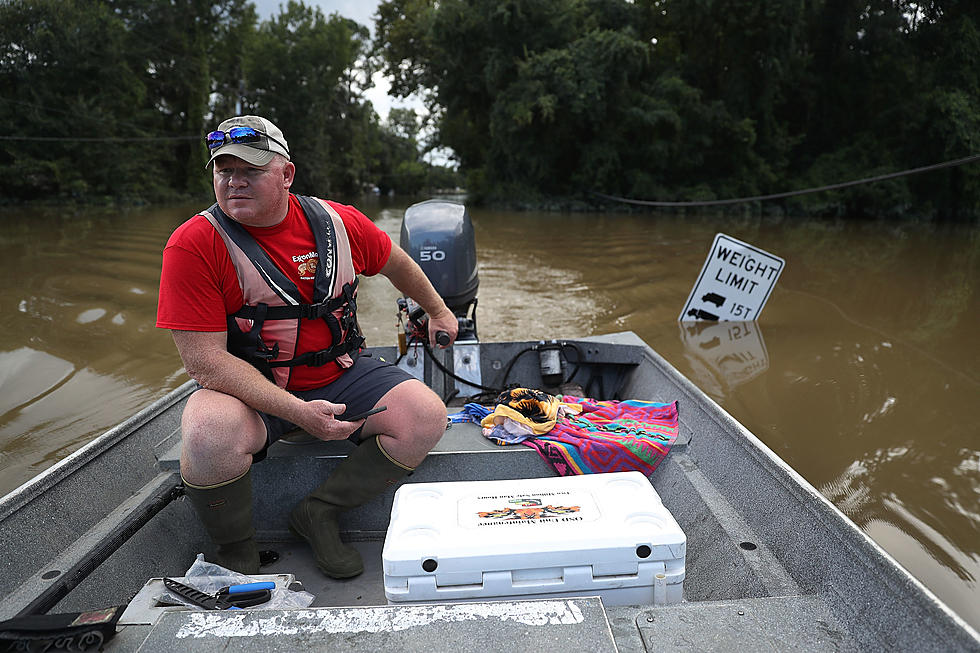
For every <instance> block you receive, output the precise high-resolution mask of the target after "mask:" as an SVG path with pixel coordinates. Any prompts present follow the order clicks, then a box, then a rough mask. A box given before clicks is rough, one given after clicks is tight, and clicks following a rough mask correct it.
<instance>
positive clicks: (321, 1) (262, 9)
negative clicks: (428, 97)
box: [252, 0, 422, 120]
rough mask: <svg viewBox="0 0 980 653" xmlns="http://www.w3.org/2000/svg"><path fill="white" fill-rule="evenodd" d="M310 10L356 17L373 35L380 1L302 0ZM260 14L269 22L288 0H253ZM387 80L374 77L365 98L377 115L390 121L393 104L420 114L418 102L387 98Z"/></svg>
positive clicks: (261, 17)
mask: <svg viewBox="0 0 980 653" xmlns="http://www.w3.org/2000/svg"><path fill="white" fill-rule="evenodd" d="M303 1H304V4H306V6H308V7H319V8H320V11H322V12H323V15H324V16H329V15H330V14H332V13H338V14H340V15H341V16H344V17H345V18H353V19H354V20H355V21H357V22H358V23H360V24H361V25H364V26H365V27H367V28H368V29H370V30H371V32H372V34H373V33H374V18H373V16H374V12H375V10H376V9H377V7H378V0H303ZM252 3H253V4H255V8H256V9H257V10H258V13H259V20H266V19H268V18H271V17H272V16H273V15H278V14H279V5H280V4H283V5H285V4H286V0H252ZM389 88H390V85H389V84H388V81H387V80H386V79H385V78H384V77H382V76H381V75H375V76H374V88H372V89H371V90H369V91H368V92H367V93H366V94H365V95H366V96H367V99H369V100H370V101H371V104H373V105H374V110H375V111H377V112H378V115H379V116H381V119H382V120H386V119H387V118H388V110H389V109H391V106H392V102H393V101H394V103H395V106H399V107H411V108H414V109H415V110H416V111H420V110H421V108H422V105H421V103H420V102H417V101H414V102H413V101H405V100H398V99H394V100H393V99H392V98H389V97H388V89H389Z"/></svg>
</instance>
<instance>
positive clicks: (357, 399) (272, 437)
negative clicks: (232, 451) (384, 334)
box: [252, 353, 415, 463]
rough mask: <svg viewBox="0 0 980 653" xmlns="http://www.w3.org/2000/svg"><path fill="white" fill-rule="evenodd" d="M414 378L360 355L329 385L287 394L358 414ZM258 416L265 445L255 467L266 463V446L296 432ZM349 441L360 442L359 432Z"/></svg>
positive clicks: (280, 422) (272, 418)
mask: <svg viewBox="0 0 980 653" xmlns="http://www.w3.org/2000/svg"><path fill="white" fill-rule="evenodd" d="M414 378H415V377H414V376H412V375H411V374H409V373H408V372H406V371H405V370H403V369H401V368H400V367H395V366H394V365H392V364H391V363H388V362H386V361H383V360H381V359H379V358H376V357H373V356H371V355H370V353H363V354H361V355H360V356H359V357H358V358H357V360H356V361H354V366H353V367H351V368H350V369H348V370H347V371H346V372H344V374H343V376H341V377H340V378H339V379H337V380H336V381H334V382H333V383H331V384H330V385H327V386H324V387H322V388H316V389H314V390H298V391H293V390H290V393H292V394H293V395H296V396H297V397H299V398H300V399H305V400H307V401H309V400H311V399H325V400H327V401H329V402H332V403H335V404H347V410H346V411H345V412H346V413H348V414H357V413H361V412H364V411H366V410H370V409H372V408H374V406H375V405H376V404H377V403H378V400H380V399H381V397H383V396H385V394H386V393H387V392H388V391H389V390H391V389H392V388H394V387H395V386H396V385H398V384H399V383H402V382H404V381H408V380H410V379H414ZM259 416H260V417H262V421H263V422H265V431H266V443H265V447H264V448H263V449H262V451H260V452H258V453H256V454H253V456H252V462H256V463H257V462H259V461H260V460H264V459H265V456H266V452H267V450H268V448H269V445H271V444H272V443H273V442H275V441H276V440H278V439H279V438H281V437H282V436H283V435H285V434H287V433H289V432H290V431H295V430H296V429H297V428H298V427H297V426H296V425H295V424H293V423H292V422H288V421H286V420H284V419H282V418H281V417H276V416H275V415H267V414H266V413H259ZM348 439H349V440H351V441H352V442H354V443H355V444H356V443H358V442H360V439H361V429H357V430H356V431H354V432H353V433H352V434H351V435H350V437H349V438H348Z"/></svg>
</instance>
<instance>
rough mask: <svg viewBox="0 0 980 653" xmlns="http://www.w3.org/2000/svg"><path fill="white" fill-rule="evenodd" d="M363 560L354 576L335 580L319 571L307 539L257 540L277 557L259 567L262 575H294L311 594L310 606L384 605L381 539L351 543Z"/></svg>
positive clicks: (263, 547) (382, 542)
mask: <svg viewBox="0 0 980 653" xmlns="http://www.w3.org/2000/svg"><path fill="white" fill-rule="evenodd" d="M349 544H350V545H351V546H353V547H354V548H355V549H357V550H358V552H359V553H360V554H361V557H362V558H363V559H364V573H363V574H361V575H360V576H357V577H355V578H347V579H344V580H335V579H333V578H328V577H327V576H326V575H324V573H323V572H322V571H320V570H319V569H318V568H317V566H316V563H315V562H314V561H313V556H311V555H310V547H309V545H308V544H307V543H306V542H302V541H297V540H292V541H289V542H273V543H269V544H265V543H260V544H259V548H261V549H272V550H274V551H276V552H277V553H278V554H279V560H278V561H277V562H275V563H273V564H271V565H267V566H265V567H262V573H263V574H293V576H295V578H296V580H297V581H298V582H299V583H301V584H302V585H303V590H304V591H307V592H309V593H310V594H312V595H313V596H314V597H316V598H315V599H314V601H313V604H312V607H364V606H378V605H385V603H386V602H387V599H386V598H385V590H384V572H383V569H382V566H381V549H382V547H383V546H384V541H383V540H367V541H359V542H350V543H349Z"/></svg>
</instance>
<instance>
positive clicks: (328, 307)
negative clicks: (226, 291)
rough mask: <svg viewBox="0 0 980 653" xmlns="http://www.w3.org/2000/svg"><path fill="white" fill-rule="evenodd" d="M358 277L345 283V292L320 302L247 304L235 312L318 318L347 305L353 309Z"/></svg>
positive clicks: (248, 317) (266, 317) (244, 315)
mask: <svg viewBox="0 0 980 653" xmlns="http://www.w3.org/2000/svg"><path fill="white" fill-rule="evenodd" d="M357 282H358V279H356V278H355V279H354V280H353V281H352V282H350V283H347V284H344V289H343V290H344V293H343V294H342V295H338V296H337V297H333V298H331V299H327V300H324V301H322V302H320V303H318V304H290V305H287V306H269V305H268V304H257V305H255V306H249V305H245V306H242V307H241V308H240V309H238V311H236V312H235V314H234V317H240V318H242V319H245V320H260V318H261V321H264V320H298V319H300V318H303V319H306V320H317V319H320V318H323V317H326V316H328V315H330V314H331V313H333V312H334V311H336V310H337V309H338V308H344V307H345V305H352V306H353V308H351V309H350V310H351V311H354V310H356V304H355V296H354V293H355V292H356V291H357Z"/></svg>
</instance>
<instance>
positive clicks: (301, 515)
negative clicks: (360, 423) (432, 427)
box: [289, 437, 413, 578]
mask: <svg viewBox="0 0 980 653" xmlns="http://www.w3.org/2000/svg"><path fill="white" fill-rule="evenodd" d="M412 469H413V468H412V467H407V466H406V465H402V464H401V463H399V462H397V461H395V459H394V458H392V457H391V456H389V455H388V453H387V452H386V451H385V450H384V448H382V446H381V443H380V442H379V441H378V439H377V438H376V437H375V438H372V439H371V440H369V441H364V442H362V443H361V445H360V446H358V447H357V449H355V450H354V451H353V452H351V454H350V455H349V456H348V457H347V459H346V460H344V461H343V462H341V463H340V464H339V465H338V466H337V469H335V470H334V472H333V473H332V474H331V475H330V478H328V479H327V480H326V481H324V483H323V484H322V485H320V487H318V488H317V489H315V490H314V491H313V492H311V493H310V494H309V495H307V496H306V498H304V499H303V500H302V501H300V502H299V504H298V505H297V506H296V507H295V508H294V509H293V511H292V512H291V513H289V530H291V531H292V532H293V534H294V535H297V536H299V537H301V538H303V539H304V540H306V541H307V542H308V543H309V544H310V546H311V547H313V557H314V559H315V560H316V564H317V566H318V567H319V568H320V570H321V571H322V572H323V573H324V574H326V575H327V576H330V577H331V578H351V577H353V576H357V575H358V574H360V573H361V572H363V571H364V561H363V560H362V559H361V554H360V553H358V552H357V550H356V549H355V548H354V547H352V546H349V545H347V544H344V543H343V542H342V541H341V539H340V526H339V524H338V522H337V518H338V517H339V516H340V513H341V512H343V511H344V510H349V509H351V508H355V507H357V506H360V505H362V504H364V503H367V502H368V501H370V500H371V499H373V498H374V497H376V496H378V495H379V494H381V493H382V492H384V491H385V490H386V489H388V488H389V487H390V486H392V485H394V484H395V483H397V482H398V481H399V479H401V478H402V477H403V476H405V474H407V473H408V472H410V471H412Z"/></svg>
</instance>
